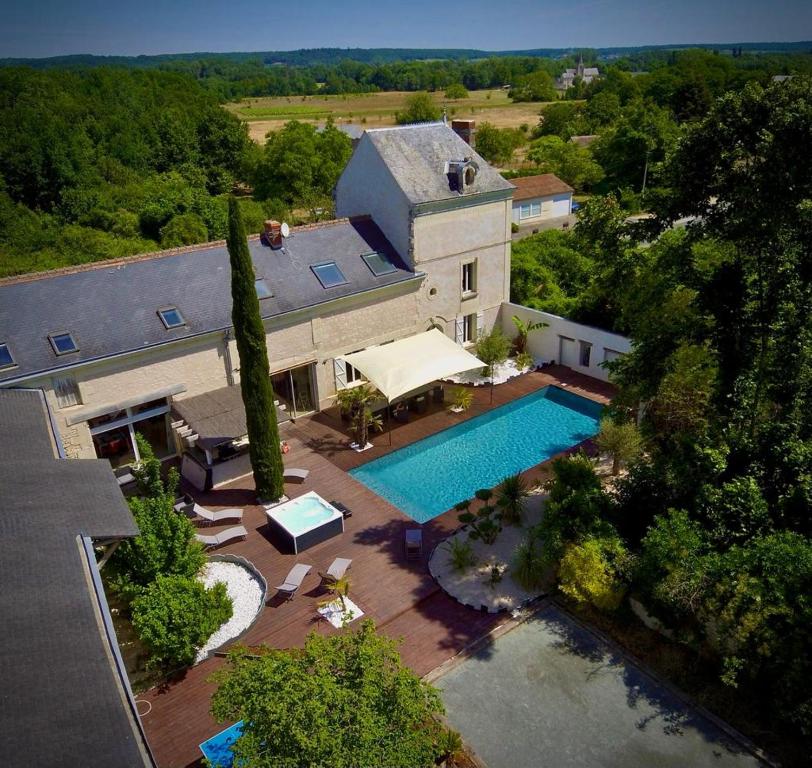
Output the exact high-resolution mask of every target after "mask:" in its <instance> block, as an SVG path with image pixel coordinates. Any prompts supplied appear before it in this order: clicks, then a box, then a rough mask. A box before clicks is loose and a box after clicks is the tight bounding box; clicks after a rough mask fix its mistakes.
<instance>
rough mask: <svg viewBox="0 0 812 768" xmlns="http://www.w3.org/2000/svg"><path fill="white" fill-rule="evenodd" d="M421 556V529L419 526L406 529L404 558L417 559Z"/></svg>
mask: <svg viewBox="0 0 812 768" xmlns="http://www.w3.org/2000/svg"><path fill="white" fill-rule="evenodd" d="M422 556H423V531H422V530H421V529H420V528H407V529H406V559H407V560H419V559H420V558H421V557H422Z"/></svg>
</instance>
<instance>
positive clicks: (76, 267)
mask: <svg viewBox="0 0 812 768" xmlns="http://www.w3.org/2000/svg"><path fill="white" fill-rule="evenodd" d="M369 218H370V216H368V215H363V216H353V217H352V218H347V217H343V218H338V219H328V220H326V221H316V222H312V223H310V224H301V225H299V226H297V227H291V233H292V234H295V233H298V232H309V231H310V230H314V229H322V228H325V227H330V226H334V225H336V224H346V223H348V222H350V221H363V220H366V219H369ZM261 237H262V235H261V234H251V235H248V241H249V242H256V241H257V240H260V238H261ZM225 245H226V241H225V240H210V241H209V242H206V243H193V244H191V245H182V246H179V247H177V248H165V249H162V250H160V251H148V252H146V253H135V254H133V255H132V256H118V257H116V258H114V259H103V260H101V261H90V262H88V263H86V264H73V265H71V266H68V267H58V268H57V269H49V270H46V271H44V272H25V273H23V274H21V275H10V276H8V277H2V278H0V287H3V286H5V285H15V284H17V283H29V282H34V281H36V280H45V279H47V278H51V277H61V276H63V275H73V274H78V273H81V272H92V271H94V270H102V269H109V268H110V267H120V266H126V265H128V264H138V263H141V262H143V261H156V260H158V259H165V258H169V257H171V256H181V255H183V254H187V253H195V252H197V251H205V250H209V249H212V248H222V247H224V246H225Z"/></svg>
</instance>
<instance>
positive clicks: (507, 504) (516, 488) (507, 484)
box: [496, 473, 528, 525]
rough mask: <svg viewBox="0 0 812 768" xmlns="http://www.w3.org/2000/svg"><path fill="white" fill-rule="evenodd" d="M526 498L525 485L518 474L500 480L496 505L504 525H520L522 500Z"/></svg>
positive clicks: (522, 507)
mask: <svg viewBox="0 0 812 768" xmlns="http://www.w3.org/2000/svg"><path fill="white" fill-rule="evenodd" d="M527 496H528V492H527V484H526V483H525V481H524V478H523V477H522V476H521V475H520V474H518V473H517V474H515V475H511V476H510V477H506V478H505V479H504V480H502V482H501V484H500V485H499V488H498V490H497V497H496V504H497V506H498V507H499V508H500V509H501V510H502V519H503V520H504V521H505V522H506V523H508V524H510V525H518V524H521V522H522V510H523V509H524V500H525V499H526V498H527Z"/></svg>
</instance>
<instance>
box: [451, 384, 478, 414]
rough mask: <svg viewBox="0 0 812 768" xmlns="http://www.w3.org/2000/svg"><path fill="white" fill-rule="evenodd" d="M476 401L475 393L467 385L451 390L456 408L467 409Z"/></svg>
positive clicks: (452, 402)
mask: <svg viewBox="0 0 812 768" xmlns="http://www.w3.org/2000/svg"><path fill="white" fill-rule="evenodd" d="M473 402H474V393H473V392H472V391H471V390H470V389H468V388H467V387H455V388H454V389H453V390H452V391H451V404H452V405H453V406H454V407H455V408H461V409H462V410H463V411H467V410H468V409H469V408H470V407H471V403H473Z"/></svg>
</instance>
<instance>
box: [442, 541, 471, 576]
mask: <svg viewBox="0 0 812 768" xmlns="http://www.w3.org/2000/svg"><path fill="white" fill-rule="evenodd" d="M444 546H445V549H447V550H448V554H449V559H450V560H451V567H452V568H453V569H454V570H455V571H465V570H467V569H468V568H470V567H471V566H472V565H474V564H475V563H476V555H475V554H474V550H473V547H472V546H471V542H470V541H468V540H467V539H463V538H462V537H460V536H454V537H453V538H451V539H449V540H448V541H447V542H446V544H445V545H444Z"/></svg>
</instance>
